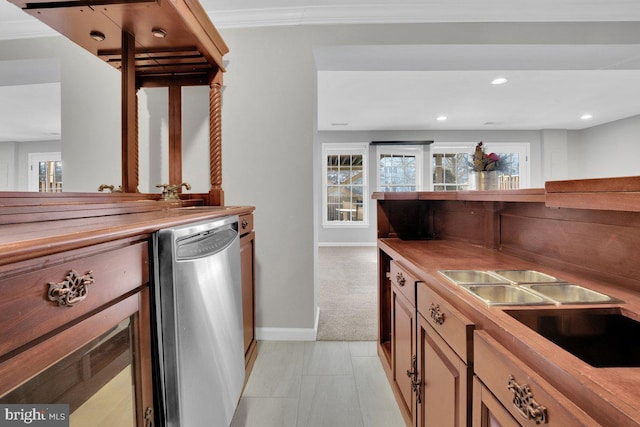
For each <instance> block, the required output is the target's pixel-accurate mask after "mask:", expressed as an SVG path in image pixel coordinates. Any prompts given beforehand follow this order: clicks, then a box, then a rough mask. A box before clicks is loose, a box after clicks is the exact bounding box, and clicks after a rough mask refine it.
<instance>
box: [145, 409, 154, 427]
mask: <svg viewBox="0 0 640 427" xmlns="http://www.w3.org/2000/svg"><path fill="white" fill-rule="evenodd" d="M144 427H153V409H152V408H151V407H149V408H147V410H146V411H145V412H144Z"/></svg>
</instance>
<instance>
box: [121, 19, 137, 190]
mask: <svg viewBox="0 0 640 427" xmlns="http://www.w3.org/2000/svg"><path fill="white" fill-rule="evenodd" d="M135 43H136V41H135V37H134V36H133V35H131V34H129V33H128V32H126V31H123V32H122V89H121V90H122V190H123V191H124V192H127V193H137V192H138V124H137V116H138V114H137V113H138V103H137V95H136V91H137V88H136V70H135Z"/></svg>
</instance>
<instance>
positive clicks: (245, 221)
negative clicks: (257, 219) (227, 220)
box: [242, 218, 249, 230]
mask: <svg viewBox="0 0 640 427" xmlns="http://www.w3.org/2000/svg"><path fill="white" fill-rule="evenodd" d="M247 225H249V221H247V219H246V218H242V229H243V230H244V229H246V228H247Z"/></svg>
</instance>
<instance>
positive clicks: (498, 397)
mask: <svg viewBox="0 0 640 427" xmlns="http://www.w3.org/2000/svg"><path fill="white" fill-rule="evenodd" d="M474 352H475V355H474V359H475V361H476V363H475V373H476V378H475V379H474V404H473V405H474V406H473V427H489V426H490V427H494V426H502V427H507V426H536V425H548V426H552V427H553V426H557V427H567V426H593V427H595V426H599V425H601V424H600V423H597V422H595V421H594V420H593V419H592V418H590V417H589V416H588V415H587V414H586V413H585V412H584V411H582V410H581V409H580V408H578V407H577V406H576V405H575V404H574V403H573V402H571V401H570V400H569V399H568V398H567V397H566V396H564V395H563V394H561V393H560V392H558V391H557V390H556V389H555V388H553V387H552V386H551V385H550V384H548V383H547V382H546V381H545V380H544V379H543V378H541V377H540V376H539V375H538V374H537V373H536V372H534V371H533V370H532V369H530V368H529V367H527V366H526V365H525V364H523V363H522V362H521V361H520V360H518V359H517V358H516V357H515V356H513V355H512V354H511V353H510V352H509V351H508V350H507V349H506V348H504V347H503V346H502V345H500V344H499V343H498V342H497V341H496V340H495V339H493V338H491V336H490V335H489V334H487V333H486V332H485V331H476V332H475V333H474Z"/></svg>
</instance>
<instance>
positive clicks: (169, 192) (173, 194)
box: [156, 182, 191, 200]
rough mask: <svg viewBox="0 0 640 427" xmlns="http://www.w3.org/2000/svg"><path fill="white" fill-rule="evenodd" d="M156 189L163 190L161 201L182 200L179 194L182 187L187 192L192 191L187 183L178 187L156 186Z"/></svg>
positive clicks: (169, 185) (168, 185) (170, 185)
mask: <svg viewBox="0 0 640 427" xmlns="http://www.w3.org/2000/svg"><path fill="white" fill-rule="evenodd" d="M156 187H158V188H162V196H161V197H160V200H180V197H178V194H179V191H180V189H181V188H182V187H184V188H185V189H187V190H191V186H190V185H189V183H187V182H183V183H182V184H177V185H172V184H158V185H156Z"/></svg>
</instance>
